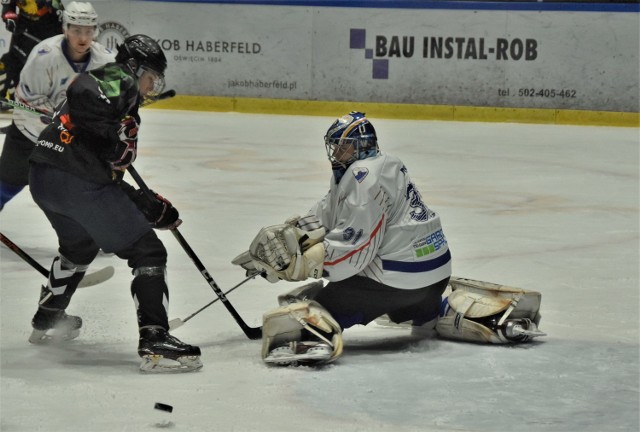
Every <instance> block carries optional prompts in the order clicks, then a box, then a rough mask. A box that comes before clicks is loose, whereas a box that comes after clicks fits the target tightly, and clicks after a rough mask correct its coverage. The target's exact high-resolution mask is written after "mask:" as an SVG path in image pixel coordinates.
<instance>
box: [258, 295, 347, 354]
mask: <svg viewBox="0 0 640 432" xmlns="http://www.w3.org/2000/svg"><path fill="white" fill-rule="evenodd" d="M303 330H306V331H307V332H303ZM303 334H304V335H305V338H306V335H307V334H310V335H311V337H310V338H309V339H312V340H310V341H307V340H303ZM310 347H312V348H313V349H311V350H310V349H309V348H310ZM342 347H343V342H342V329H341V328H340V325H339V324H338V323H337V322H336V320H335V319H333V317H332V316H331V314H330V313H329V312H328V311H327V310H326V309H325V308H324V307H322V306H321V305H320V304H319V303H317V302H315V301H300V302H296V303H292V304H289V305H286V306H282V307H279V308H277V309H274V310H271V311H269V312H267V313H265V314H264V316H263V325H262V353H261V355H262V359H263V360H264V361H265V363H268V364H281V365H288V364H293V363H302V364H323V363H329V362H332V361H334V360H336V359H337V358H338V357H340V356H341V355H342ZM285 350H286V351H285ZM283 353H285V354H286V355H284V356H283V355H282V354H283Z"/></svg>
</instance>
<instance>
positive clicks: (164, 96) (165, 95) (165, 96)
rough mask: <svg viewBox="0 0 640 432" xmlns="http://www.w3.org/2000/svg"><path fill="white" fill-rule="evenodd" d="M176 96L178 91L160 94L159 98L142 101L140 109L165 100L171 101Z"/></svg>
mask: <svg viewBox="0 0 640 432" xmlns="http://www.w3.org/2000/svg"><path fill="white" fill-rule="evenodd" d="M175 95H176V91H175V90H173V89H171V90H167V91H166V92H163V93H160V94H159V95H158V96H154V97H150V98H147V99H145V100H143V101H142V103H141V104H140V107H145V106H147V105H151V104H152V103H154V102H158V101H161V100H165V99H170V98H172V97H174V96H175Z"/></svg>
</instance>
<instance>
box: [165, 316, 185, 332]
mask: <svg viewBox="0 0 640 432" xmlns="http://www.w3.org/2000/svg"><path fill="white" fill-rule="evenodd" d="M183 325H184V321H182V320H181V319H180V318H174V319H172V320H171V321H169V330H170V331H171V330H175V329H177V328H180V327H182V326H183Z"/></svg>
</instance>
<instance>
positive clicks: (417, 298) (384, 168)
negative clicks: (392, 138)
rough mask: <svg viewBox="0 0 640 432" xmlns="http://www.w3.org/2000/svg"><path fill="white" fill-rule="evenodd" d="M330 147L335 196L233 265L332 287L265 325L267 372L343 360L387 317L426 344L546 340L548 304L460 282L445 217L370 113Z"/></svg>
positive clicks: (271, 231)
mask: <svg viewBox="0 0 640 432" xmlns="http://www.w3.org/2000/svg"><path fill="white" fill-rule="evenodd" d="M325 146H326V150H327V155H328V157H329V160H330V161H331V166H332V169H333V177H332V179H331V184H330V187H329V192H328V193H327V195H326V196H325V197H324V198H323V199H321V200H320V201H318V202H317V203H316V204H315V205H314V206H313V207H312V208H311V210H310V211H309V213H308V214H307V215H306V216H304V217H293V218H289V219H288V220H286V221H285V223H284V224H280V225H274V226H269V227H265V228H263V229H262V230H260V232H259V233H258V235H257V236H256V237H255V239H254V240H253V242H252V243H251V245H250V247H249V250H248V251H247V252H245V253H243V254H240V255H239V256H238V257H236V258H235V259H234V260H233V263H234V264H237V265H240V266H242V267H243V268H245V269H246V270H248V271H253V270H255V269H257V270H260V271H263V272H266V275H267V276H266V277H267V279H268V280H269V281H271V282H277V281H279V280H287V281H303V280H306V279H307V278H315V279H319V278H321V277H322V278H324V279H327V280H328V281H329V282H328V284H327V285H326V286H325V285H324V283H323V282H322V281H321V280H319V281H316V282H312V283H310V284H306V285H303V286H300V287H298V288H296V289H294V290H293V291H291V292H289V293H287V294H285V295H281V296H280V297H279V298H278V301H279V303H280V307H279V308H277V309H274V310H272V311H269V312H267V313H265V314H264V318H263V329H262V331H263V340H262V342H263V343H262V358H263V360H264V361H265V362H266V363H267V364H272V365H290V364H305V365H313V364H323V363H328V362H331V361H334V360H336V359H337V358H338V357H340V355H341V354H342V346H343V344H342V331H343V330H344V329H346V328H349V327H351V326H353V325H356V324H362V325H365V324H368V323H369V322H371V321H373V320H374V319H376V318H379V317H384V318H385V319H386V320H388V321H391V323H392V324H394V325H396V326H398V327H401V328H411V331H412V334H413V335H415V336H417V337H428V336H435V334H436V332H437V334H439V335H440V336H442V337H445V338H450V339H457V340H464V341H471V342H489V343H515V342H524V341H528V340H531V339H532V338H533V337H535V336H542V335H544V333H542V332H540V331H539V330H537V325H538V323H539V321H540V314H539V313H538V310H539V307H540V293H537V292H534V291H526V290H521V289H517V288H511V287H505V286H502V285H496V284H490V283H486V282H480V281H474V280H469V279H460V278H455V277H452V276H451V253H450V251H449V244H448V242H447V239H446V237H445V235H444V231H443V229H442V223H441V221H440V216H439V215H438V214H437V213H436V212H435V211H433V210H432V209H431V208H429V207H428V206H427V204H426V203H425V202H424V201H423V199H422V196H421V195H420V193H419V192H418V188H417V187H416V185H415V184H414V183H413V181H412V180H411V178H410V177H409V173H408V170H407V167H406V166H405V165H404V163H403V162H402V161H401V160H400V159H398V158H397V157H395V156H392V155H390V154H387V153H384V152H381V151H380V149H379V147H378V141H377V135H376V131H375V129H374V127H373V125H372V124H371V122H370V121H369V120H368V119H367V118H366V117H365V115H364V114H363V113H360V112H351V113H349V114H348V115H345V116H343V117H340V118H339V119H337V120H336V121H335V122H334V123H333V124H332V125H331V127H330V128H329V130H328V132H327V134H326V135H325ZM448 284H450V285H451V289H452V292H451V294H450V295H449V296H448V297H447V298H446V299H445V300H444V301H443V300H442V294H443V293H444V292H445V289H446V288H447V286H448Z"/></svg>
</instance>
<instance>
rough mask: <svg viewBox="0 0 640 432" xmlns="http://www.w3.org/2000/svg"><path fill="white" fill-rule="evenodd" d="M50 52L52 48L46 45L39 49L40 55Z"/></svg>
mask: <svg viewBox="0 0 640 432" xmlns="http://www.w3.org/2000/svg"><path fill="white" fill-rule="evenodd" d="M50 52H51V48H49V47H44V48H40V49H39V50H38V55H45V54H49V53H50Z"/></svg>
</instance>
